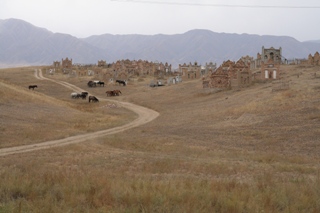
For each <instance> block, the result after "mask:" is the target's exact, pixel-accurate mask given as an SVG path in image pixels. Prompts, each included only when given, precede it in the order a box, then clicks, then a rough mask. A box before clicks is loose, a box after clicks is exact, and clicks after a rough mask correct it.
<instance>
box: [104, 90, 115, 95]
mask: <svg viewBox="0 0 320 213" xmlns="http://www.w3.org/2000/svg"><path fill="white" fill-rule="evenodd" d="M106 93H107V96H115V93H114V91H110V90H109V91H107V92H106Z"/></svg>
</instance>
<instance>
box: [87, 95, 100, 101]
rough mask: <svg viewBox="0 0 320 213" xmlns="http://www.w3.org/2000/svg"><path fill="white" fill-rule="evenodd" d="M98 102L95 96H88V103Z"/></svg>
mask: <svg viewBox="0 0 320 213" xmlns="http://www.w3.org/2000/svg"><path fill="white" fill-rule="evenodd" d="M91 101H92V102H99V100H98V98H96V97H95V96H89V103H90V102H91Z"/></svg>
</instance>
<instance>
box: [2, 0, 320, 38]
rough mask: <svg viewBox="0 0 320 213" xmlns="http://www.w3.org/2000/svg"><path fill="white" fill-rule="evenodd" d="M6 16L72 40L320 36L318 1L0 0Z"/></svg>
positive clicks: (3, 13) (319, 5) (319, 4)
mask: <svg viewBox="0 0 320 213" xmlns="http://www.w3.org/2000/svg"><path fill="white" fill-rule="evenodd" d="M8 18H17V19H22V20H25V21H27V22H29V23H31V24H33V25H35V26H37V27H42V28H46V29H48V30H49V31H51V32H59V33H66V34H71V35H73V36H76V37H78V38H84V37H88V36H90V35H101V34H105V33H110V34H144V35H154V34H180V33H185V32H187V31H189V30H192V29H208V30H211V31H214V32H218V33H221V32H225V33H237V34H242V33H248V34H258V35H286V36H292V37H294V38H296V39H297V40H299V41H306V40H320V1H319V0H281V1H279V0H268V1H266V0H264V1H262V0H55V1H44V0H0V19H8Z"/></svg>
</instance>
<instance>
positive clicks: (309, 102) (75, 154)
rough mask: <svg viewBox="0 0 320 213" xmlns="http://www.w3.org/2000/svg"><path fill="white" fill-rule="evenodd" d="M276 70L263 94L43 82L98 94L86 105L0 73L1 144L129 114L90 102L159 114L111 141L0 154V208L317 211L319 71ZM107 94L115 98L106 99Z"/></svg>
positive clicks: (258, 90) (26, 75)
mask: <svg viewBox="0 0 320 213" xmlns="http://www.w3.org/2000/svg"><path fill="white" fill-rule="evenodd" d="M282 69H283V70H285V73H286V74H285V80H287V81H289V89H288V90H280V91H274V92H272V89H273V84H272V82H266V83H256V84H254V85H252V86H251V87H249V88H244V89H241V90H226V91H220V92H217V91H214V90H206V89H202V85H201V82H200V81H185V82H182V83H181V84H177V85H171V86H163V87H156V88H151V87H149V86H148V84H149V83H150V79H148V78H139V79H133V80H132V81H130V82H129V84H128V85H127V86H125V87H122V86H117V85H110V84H109V85H106V87H101V88H100V87H97V88H88V87H87V86H86V83H87V81H88V80H90V79H89V78H88V77H84V78H79V79H77V78H67V77H66V76H63V75H53V76H46V77H49V78H51V79H56V80H64V81H68V82H69V83H71V84H74V85H77V86H79V87H81V88H83V89H84V90H87V91H88V92H90V93H91V94H94V95H96V96H97V97H103V98H107V99H110V102H109V101H106V102H100V103H98V104H97V105H93V104H89V103H87V102H82V100H71V99H70V97H69V94H70V92H71V91H69V90H68V89H66V88H63V87H61V85H60V86H59V85H58V86H57V85H55V83H53V82H49V81H39V82H37V83H39V84H41V87H39V88H38V89H39V90H35V91H29V90H27V89H26V86H25V85H28V84H29V83H31V82H35V79H34V76H33V69H27V70H19V69H18V70H0V78H1V79H3V80H2V81H1V82H0V87H1V90H0V91H1V98H0V101H1V102H0V103H1V105H0V107H1V111H0V118H1V120H0V122H1V133H0V134H1V137H0V138H1V146H2V147H6V146H13V145H17V144H25V143H31V142H32V143H37V142H40V141H43V140H49V139H54V138H56V137H66V136H69V135H75V134H81V133H83V132H85V131H91V132H93V131H96V130H99V129H103V128H110V127H111V126H119V125H122V124H124V123H126V122H128V121H131V120H133V119H134V118H135V116H134V115H133V114H132V113H130V112H128V111H127V110H126V109H123V108H120V109H119V108H103V107H102V106H106V105H107V104H108V103H111V101H112V100H120V101H128V102H132V103H135V104H138V105H142V106H145V107H148V108H151V109H153V110H156V111H157V112H159V113H160V116H159V117H157V118H156V119H155V120H153V121H152V122H150V123H147V124H145V125H142V126H139V127H135V128H133V129H130V130H127V131H124V132H121V133H118V134H113V135H108V136H103V137H100V138H95V139H92V140H88V141H86V142H83V143H79V144H74V145H69V146H64V147H58V148H51V149H45V150H40V151H34V152H27V153H22V154H16V155H8V156H4V157H0V158H1V161H0V168H1V169H0V175H1V178H2V180H3V181H1V182H0V212H1V210H3V211H4V212H6V211H7V212H13V211H18V210H19V208H20V210H21V212H28V211H36V212H41V211H42V210H43V209H46V210H48V209H49V210H50V211H51V212H68V211H72V212H319V211H320V206H319V200H320V193H319V187H320V176H319V174H320V167H319V165H320V157H319V153H320V144H319V143H320V105H319V103H320V95H319V91H320V78H319V77H320V71H319V67H308V66H299V65H297V66H283V67H282ZM315 73H316V75H315ZM298 74H299V77H298ZM17 76H20V78H19V80H17V78H16V77H17ZM115 88H117V89H120V90H121V91H122V96H118V97H106V94H105V91H106V90H109V89H110V90H111V89H115ZM26 105H27V106H28V107H25V106H26ZM102 109H104V110H102ZM97 115H99V116H98V118H97ZM92 118H93V119H95V120H94V121H92V122H91V123H90V124H89V125H88V124H87V122H88V119H89V120H90V119H92ZM113 121H115V122H113ZM7 124H8V125H7ZM87 125H88V126H87ZM38 128H42V130H41V132H40V133H39V134H38V133H37V131H35V129H38ZM44 129H45V130H48V129H50V131H43V130H44ZM18 130H19V131H18ZM13 132H15V134H14V133H13ZM17 132H18V133H17ZM52 132H54V133H55V134H53V133H52ZM58 133H59V134H58ZM8 134H10V137H9V136H7V135H8ZM57 134H58V135H57ZM11 137H13V139H11ZM2 138H6V139H5V140H3V139H2ZM8 141H11V142H10V143H9V142H8ZM3 144H4V145H3Z"/></svg>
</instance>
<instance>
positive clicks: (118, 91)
mask: <svg viewBox="0 0 320 213" xmlns="http://www.w3.org/2000/svg"><path fill="white" fill-rule="evenodd" d="M113 93H114V95H116V96H119V95H120V94H122V93H121V91H120V90H118V89H116V90H113Z"/></svg>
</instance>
